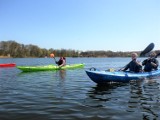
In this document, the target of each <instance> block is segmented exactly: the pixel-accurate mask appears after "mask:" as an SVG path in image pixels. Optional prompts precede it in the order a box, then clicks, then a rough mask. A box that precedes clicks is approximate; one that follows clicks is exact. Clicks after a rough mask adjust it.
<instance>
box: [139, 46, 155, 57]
mask: <svg viewBox="0 0 160 120" xmlns="http://www.w3.org/2000/svg"><path fill="white" fill-rule="evenodd" d="M153 48H154V43H150V44H149V45H148V46H147V47H146V48H145V49H144V50H143V51H142V52H141V53H140V57H143V56H145V54H146V53H149V52H150V51H151V50H153Z"/></svg>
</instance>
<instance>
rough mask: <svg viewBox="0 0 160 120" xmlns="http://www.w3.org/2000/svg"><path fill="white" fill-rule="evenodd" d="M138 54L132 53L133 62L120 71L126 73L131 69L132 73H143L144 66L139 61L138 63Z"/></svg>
mask: <svg viewBox="0 0 160 120" xmlns="http://www.w3.org/2000/svg"><path fill="white" fill-rule="evenodd" d="M137 57H138V55H137V53H132V54H131V58H132V61H131V62H129V63H128V64H127V65H126V66H125V67H124V68H122V69H120V71H126V70H128V69H129V71H130V72H135V73H137V72H141V71H142V65H141V64H140V62H139V61H137Z"/></svg>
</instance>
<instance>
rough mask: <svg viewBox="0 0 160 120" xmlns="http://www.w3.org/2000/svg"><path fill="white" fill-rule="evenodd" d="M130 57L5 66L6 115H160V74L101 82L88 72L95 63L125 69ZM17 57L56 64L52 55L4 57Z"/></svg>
mask: <svg viewBox="0 0 160 120" xmlns="http://www.w3.org/2000/svg"><path fill="white" fill-rule="evenodd" d="M57 59H58V58H57ZM142 60H143V59H142ZM159 60H160V59H159ZM129 61H130V58H67V63H69V64H73V63H85V68H84V69H75V70H60V71H45V72H29V73H23V72H21V71H20V70H18V69H17V68H0V120H65V119H68V120H82V119H83V120H101V119H104V120H135V119H137V120H160V77H158V78H154V79H145V80H143V81H139V82H130V83H114V84H113V83H112V84H108V85H103V86H102V85H101V86H99V85H97V84H96V83H94V82H92V81H91V80H90V78H89V77H88V76H87V75H86V73H85V69H88V68H90V67H97V68H99V69H103V70H105V69H108V68H115V69H119V68H120V67H123V66H124V65H125V64H126V63H128V62H129ZM11 62H14V63H16V64H17V65H47V64H52V63H53V64H54V60H53V59H50V58H38V59H36V58H27V59H26V58H19V59H17V58H16V59H0V63H11Z"/></svg>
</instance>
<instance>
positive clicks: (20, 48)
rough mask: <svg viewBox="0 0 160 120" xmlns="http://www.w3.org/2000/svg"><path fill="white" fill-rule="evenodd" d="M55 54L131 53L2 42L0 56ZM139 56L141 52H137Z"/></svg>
mask: <svg viewBox="0 0 160 120" xmlns="http://www.w3.org/2000/svg"><path fill="white" fill-rule="evenodd" d="M51 53H54V54H55V56H56V57H60V56H65V57H129V56H130V53H131V52H113V51H85V52H84V51H78V50H72V49H53V48H50V49H45V48H40V47H38V46H36V45H32V44H29V45H24V44H20V43H17V42H16V41H13V40H10V41H0V56H8V57H13V58H25V57H39V58H41V57H49V56H50V54H51ZM137 53H138V54H139V53H140V52H137Z"/></svg>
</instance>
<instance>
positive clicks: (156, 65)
mask: <svg viewBox="0 0 160 120" xmlns="http://www.w3.org/2000/svg"><path fill="white" fill-rule="evenodd" d="M151 65H152V66H153V67H154V68H157V67H158V65H159V62H158V60H157V59H155V62H151Z"/></svg>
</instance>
